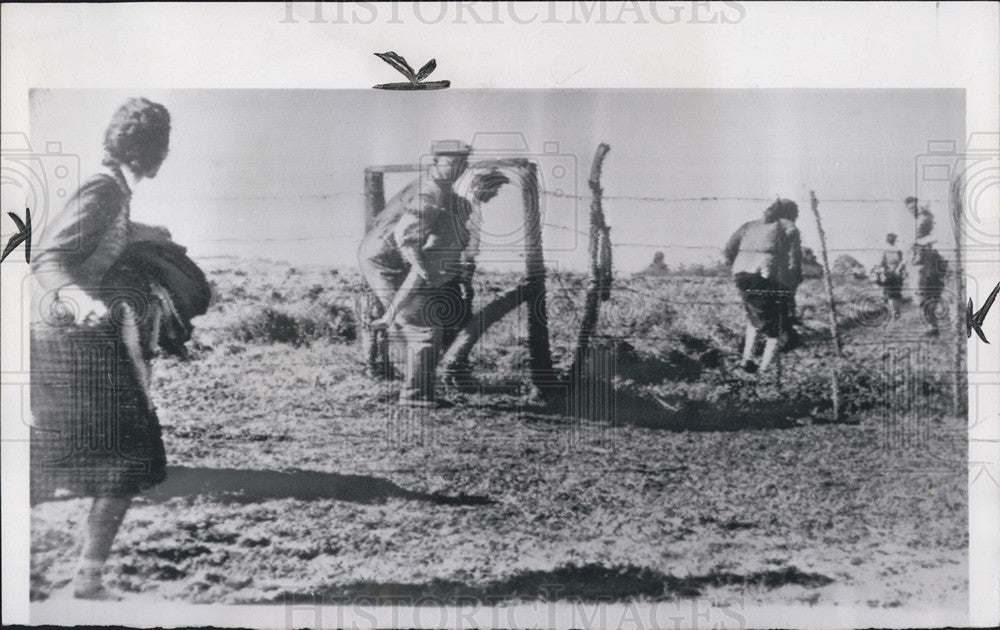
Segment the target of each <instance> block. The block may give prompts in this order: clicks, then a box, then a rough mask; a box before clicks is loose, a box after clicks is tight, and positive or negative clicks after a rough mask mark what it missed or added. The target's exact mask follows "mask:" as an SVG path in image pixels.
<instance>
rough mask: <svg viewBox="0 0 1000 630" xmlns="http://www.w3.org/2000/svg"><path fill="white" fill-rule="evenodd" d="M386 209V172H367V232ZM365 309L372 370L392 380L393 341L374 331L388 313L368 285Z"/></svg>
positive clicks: (364, 327) (364, 340)
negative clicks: (376, 323) (391, 357)
mask: <svg viewBox="0 0 1000 630" xmlns="http://www.w3.org/2000/svg"><path fill="white" fill-rule="evenodd" d="M384 209H385V182H384V175H383V173H382V171H379V170H375V169H371V168H366V169H365V232H366V233H367V232H368V231H369V230H371V229H372V227H373V226H374V225H375V218H376V217H377V216H378V215H379V213H380V212H382V210H384ZM364 287H365V288H364V297H363V300H364V306H363V311H364V312H363V313H362V314H361V343H362V347H363V349H364V356H365V360H366V362H367V364H368V370H369V371H370V372H371V374H372V376H375V377H376V378H389V376H390V375H391V374H392V364H391V363H390V362H389V341H388V336H387V335H386V332H385V331H384V330H372V329H371V322H372V321H374V320H375V319H377V318H379V317H381V316H382V315H383V314H384V313H385V308H384V307H383V306H382V302H381V301H380V300H379V298H378V296H376V295H375V293H374V292H373V291H372V290H371V288H370V287H369V286H368V284H367V283H365V285H364Z"/></svg>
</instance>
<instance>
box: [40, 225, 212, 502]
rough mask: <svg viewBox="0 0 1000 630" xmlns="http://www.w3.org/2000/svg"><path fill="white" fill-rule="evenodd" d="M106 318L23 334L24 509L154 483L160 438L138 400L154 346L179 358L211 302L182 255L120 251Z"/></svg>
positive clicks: (153, 248) (162, 460)
mask: <svg viewBox="0 0 1000 630" xmlns="http://www.w3.org/2000/svg"><path fill="white" fill-rule="evenodd" d="M101 295H102V297H103V298H104V301H105V303H106V305H107V307H108V314H107V315H105V316H104V317H103V318H101V320H100V321H99V322H96V323H93V324H80V323H73V322H69V323H67V322H60V321H41V322H36V323H34V324H32V326H31V372H32V378H31V411H32V418H33V423H32V429H31V502H32V503H33V504H34V503H37V502H39V501H45V500H48V499H51V498H53V497H56V496H131V495H133V494H136V493H138V492H141V491H143V490H145V489H147V488H150V487H152V486H154V485H156V484H158V483H160V482H161V481H163V479H164V477H165V474H166V457H165V453H164V447H163V439H162V435H161V433H162V431H161V428H160V424H159V421H158V419H157V416H156V411H155V409H154V407H153V405H152V403H151V402H150V399H149V394H148V386H149V382H148V378H149V377H148V375H149V367H150V366H149V359H150V358H151V357H152V355H153V351H154V350H155V347H156V345H157V344H159V345H160V346H161V347H163V348H164V349H165V350H167V351H169V352H175V353H176V352H183V350H184V343H185V342H186V341H187V340H188V339H190V337H191V331H192V325H191V319H192V318H193V317H195V316H197V315H200V314H203V313H204V312H205V311H206V310H207V307H208V302H209V299H210V297H211V291H210V287H209V285H208V282H207V281H206V280H205V276H204V274H203V273H202V272H201V270H200V269H199V268H198V267H197V265H195V264H194V262H192V261H191V260H190V259H189V258H188V257H187V255H186V253H185V250H184V248H182V247H180V246H178V245H175V244H173V243H169V242H155V243H154V242H150V241H141V242H136V243H133V244H130V245H129V246H128V247H127V248H126V250H125V251H124V252H123V253H122V255H121V256H120V257H119V258H118V259H117V261H116V262H115V264H114V265H113V266H112V267H111V269H110V270H109V271H108V273H107V274H106V275H105V277H104V281H103V283H102V286H101Z"/></svg>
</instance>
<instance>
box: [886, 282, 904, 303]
mask: <svg viewBox="0 0 1000 630" xmlns="http://www.w3.org/2000/svg"><path fill="white" fill-rule="evenodd" d="M882 295H884V296H885V297H886V298H888V299H890V300H902V299H903V276H886V277H885V279H884V280H883V281H882Z"/></svg>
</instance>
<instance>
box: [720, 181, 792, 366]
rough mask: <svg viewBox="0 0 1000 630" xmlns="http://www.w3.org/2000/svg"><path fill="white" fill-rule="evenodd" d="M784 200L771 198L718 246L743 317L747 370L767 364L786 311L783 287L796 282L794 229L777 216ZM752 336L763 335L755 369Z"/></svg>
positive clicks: (781, 212) (783, 210) (788, 292)
mask: <svg viewBox="0 0 1000 630" xmlns="http://www.w3.org/2000/svg"><path fill="white" fill-rule="evenodd" d="M787 204H794V202H792V201H789V200H785V199H778V200H777V201H775V202H774V203H773V204H771V206H770V207H768V208H767V210H765V211H764V218H763V219H760V220H757V221H750V222H748V223H745V224H743V225H742V226H740V228H739V229H738V230H736V232H734V233H733V235H732V237H730V239H729V242H728V243H727V244H726V246H725V249H724V258H725V261H726V264H727V265H729V266H730V267H731V268H732V273H733V278H734V280H735V282H736V287H737V289H738V290H739V292H740V295H741V296H742V298H743V305H744V308H745V310H746V313H747V318H748V319H749V323H748V324H747V329H746V340H745V342H744V346H743V356H742V360H741V366H742V367H743V369H744V370H746V371H747V372H751V373H752V372H756V371H757V370H758V369H760V370H761V371H766V370H767V369H768V368H769V367H770V365H771V363H772V362H773V360H774V356H775V353H776V352H777V350H778V342H779V335H780V333H781V330H782V326H783V320H784V319H786V318H787V315H788V311H789V300H790V297H791V290H790V289H789V286H798V283H799V282H800V281H801V262H802V252H801V246H800V239H799V234H798V230H797V229H794V224H793V223H792V222H791V221H788V220H787V219H783V218H782V216H783V215H785V216H787V214H785V213H788V212H789V210H788V209H787ZM758 334H763V335H764V338H765V343H764V353H763V356H762V357H761V363H760V366H759V368H758V366H757V364H756V363H755V362H754V361H753V349H754V345H755V343H756V340H757V336H758Z"/></svg>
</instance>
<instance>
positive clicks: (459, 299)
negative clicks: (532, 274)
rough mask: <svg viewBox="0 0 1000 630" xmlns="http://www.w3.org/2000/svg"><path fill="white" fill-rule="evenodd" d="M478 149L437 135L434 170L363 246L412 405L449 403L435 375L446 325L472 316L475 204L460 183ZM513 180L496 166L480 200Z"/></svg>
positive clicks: (393, 205) (383, 217) (398, 201)
mask: <svg viewBox="0 0 1000 630" xmlns="http://www.w3.org/2000/svg"><path fill="white" fill-rule="evenodd" d="M470 153H471V147H470V146H469V145H467V144H465V143H463V142H460V141H439V142H435V143H434V145H433V147H432V155H433V162H432V164H431V166H430V169H429V171H428V173H427V174H426V175H425V176H421V177H420V178H419V179H418V180H417V181H415V182H413V183H411V184H410V185H409V186H408V187H407V188H406V189H404V191H403V193H402V194H400V195H397V196H396V197H394V198H393V199H392V200H390V201H389V202H388V203H387V204H386V207H385V209H384V210H383V211H382V212H381V213H379V215H378V216H377V217H376V220H375V225H374V226H373V227H372V229H371V230H369V232H368V233H367V234H366V235H365V237H364V238H363V239H362V241H361V246H360V247H359V249H358V261H359V264H360V267H361V272H362V275H363V276H364V278H365V280H366V281H367V282H368V284H369V286H370V287H371V288H372V291H373V292H374V293H375V295H376V296H377V297H378V299H379V301H380V302H381V303H382V304H383V305H384V306H385V309H386V312H385V314H384V315H383V316H382V317H381V318H379V319H378V320H376V321H374V322H372V328H373V329H388V330H389V331H390V333H392V337H393V343H394V345H395V347H396V348H399V347H401V346H402V347H405V349H406V359H405V362H406V363H405V365H406V367H405V373H404V377H403V380H404V382H403V386H402V388H401V391H400V396H399V402H400V404H402V405H405V406H414V407H439V406H449V403H448V402H446V401H442V400H438V399H436V397H435V380H436V370H437V359H438V354H439V353H440V352H441V350H442V347H443V335H444V330H445V328H446V327H449V326H454V325H455V324H456V323H457V322H461V321H464V320H465V319H467V317H468V315H469V313H467V312H465V311H466V310H467V309H468V307H469V306H470V304H468V303H467V301H466V296H464V295H463V294H462V292H461V288H460V285H461V284H463V278H464V275H465V272H467V271H468V269H469V261H468V260H467V259H466V257H465V251H466V248H467V247H468V245H469V242H470V231H469V227H468V222H469V218H470V216H471V213H472V203H471V202H470V200H469V199H467V198H465V197H463V196H461V195H458V194H456V193H455V191H454V190H453V184H454V183H455V181H456V180H457V179H458V178H459V177H460V176H461V175H462V174H463V173H464V172H465V171H466V168H467V164H468V157H469V154H470ZM507 181H508V180H507V178H506V177H505V176H503V175H502V174H501V173H499V172H495V171H493V172H489V173H487V174H483V175H480V176H478V177H477V178H476V179H475V180H474V182H475V183H474V184H473V186H472V189H473V195H474V196H475V200H476V201H477V202H480V203H482V202H485V201H488V200H489V199H492V198H493V197H494V196H495V195H496V194H497V192H498V190H499V188H500V186H501V185H503V184H504V183H506V182H507ZM473 268H474V267H473ZM456 283H457V284H456ZM468 286H469V287H471V284H470V283H469V284H468ZM467 297H469V298H471V294H470V295H468V296H467ZM470 301H471V300H470Z"/></svg>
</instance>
